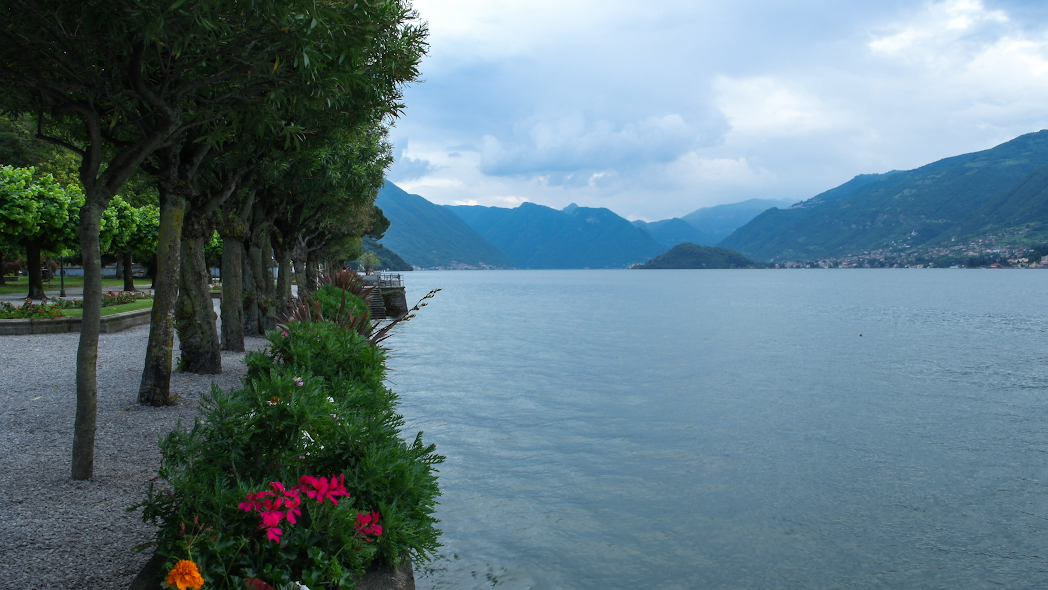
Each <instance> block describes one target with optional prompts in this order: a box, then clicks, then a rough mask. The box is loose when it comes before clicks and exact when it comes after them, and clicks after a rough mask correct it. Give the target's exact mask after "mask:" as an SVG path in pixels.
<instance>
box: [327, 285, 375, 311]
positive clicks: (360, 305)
mask: <svg viewBox="0 0 1048 590" xmlns="http://www.w3.org/2000/svg"><path fill="white" fill-rule="evenodd" d="M343 294H345V298H346V302H345V310H346V311H349V312H351V313H352V314H353V315H354V316H368V315H369V314H370V311H369V309H368V304H367V302H366V301H364V300H363V299H361V298H360V297H357V296H356V295H354V294H352V293H349V292H346V291H344V290H343V289H340V288H338V287H336V286H335V285H324V286H323V287H321V288H319V289H317V291H316V292H315V293H313V298H314V299H316V300H317V302H318V303H320V309H321V311H322V312H323V313H324V317H325V318H328V319H330V318H334V317H335V316H336V315H337V314H338V311H339V309H340V308H341V307H342V305H343V303H342V296H343Z"/></svg>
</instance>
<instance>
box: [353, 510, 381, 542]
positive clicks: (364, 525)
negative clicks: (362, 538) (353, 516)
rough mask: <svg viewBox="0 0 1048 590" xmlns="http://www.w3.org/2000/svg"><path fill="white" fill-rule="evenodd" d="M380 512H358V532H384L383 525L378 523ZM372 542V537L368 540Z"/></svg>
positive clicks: (361, 533)
mask: <svg viewBox="0 0 1048 590" xmlns="http://www.w3.org/2000/svg"><path fill="white" fill-rule="evenodd" d="M378 516H379V514H378V512H377V511H374V510H372V511H371V514H364V513H363V512H358V513H357V524H356V529H357V534H359V535H375V536H376V537H377V536H380V535H381V534H382V526H381V525H379V524H378ZM367 542H368V543H370V542H371V540H370V539H368V540H367Z"/></svg>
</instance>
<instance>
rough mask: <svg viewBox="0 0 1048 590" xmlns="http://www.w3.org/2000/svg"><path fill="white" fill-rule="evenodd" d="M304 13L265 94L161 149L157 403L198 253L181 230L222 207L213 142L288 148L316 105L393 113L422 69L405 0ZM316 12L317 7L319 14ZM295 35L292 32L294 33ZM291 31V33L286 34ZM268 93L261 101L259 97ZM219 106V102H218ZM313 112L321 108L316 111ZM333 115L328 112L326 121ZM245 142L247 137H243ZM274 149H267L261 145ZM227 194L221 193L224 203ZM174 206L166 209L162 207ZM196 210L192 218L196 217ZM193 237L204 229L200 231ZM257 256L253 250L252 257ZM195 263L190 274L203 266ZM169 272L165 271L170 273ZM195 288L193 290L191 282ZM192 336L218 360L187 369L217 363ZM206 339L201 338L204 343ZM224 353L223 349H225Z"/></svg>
mask: <svg viewBox="0 0 1048 590" xmlns="http://www.w3.org/2000/svg"><path fill="white" fill-rule="evenodd" d="M297 4H300V5H303V6H300V7H299V10H300V13H299V14H298V15H296V17H295V18H294V19H293V20H292V21H291V23H292V24H293V25H294V26H292V27H291V29H290V30H289V29H288V28H285V29H284V35H285V36H287V35H295V34H300V35H301V41H300V42H299V44H298V46H296V49H295V50H293V51H291V52H289V53H288V54H286V55H278V56H276V57H275V59H272V60H271V63H272V67H271V68H269V67H267V68H266V70H265V71H266V78H264V79H260V78H259V77H258V76H256V78H255V79H253V80H252V86H251V89H252V91H253V92H255V93H256V94H257V95H258V96H259V97H261V98H259V99H256V100H254V101H250V100H241V101H240V102H239V103H237V104H235V105H231V106H230V107H228V108H227V109H226V110H225V111H222V112H223V113H224V114H223V115H222V116H223V119H222V122H221V123H216V124H215V125H213V126H212V127H210V128H209V130H208V133H209V135H208V136H207V138H206V140H205V138H204V137H200V138H197V139H193V140H180V142H176V144H172V146H170V147H169V148H165V149H164V150H161V151H159V152H158V153H157V157H156V161H157V168H156V174H157V178H158V186H159V188H160V194H161V230H160V242H159V244H158V248H157V274H158V277H160V278H158V282H157V291H156V298H155V302H154V306H153V322H152V326H151V329H150V330H151V331H150V340H149V346H148V348H147V353H146V366H145V369H144V371H143V376H142V384H141V386H140V389H139V399H140V401H141V402H142V403H151V404H154V405H158V404H164V403H169V401H170V393H169V382H170V360H171V359H170V349H171V340H172V337H173V334H172V333H171V326H170V323H165V318H167V317H170V312H171V311H172V309H173V298H174V295H173V293H174V292H175V291H176V290H177V289H176V288H175V286H174V281H175V277H182V276H183V275H184V274H186V273H184V272H182V271H181V270H180V264H181V263H182V262H186V261H197V262H199V254H196V253H195V252H194V253H190V254H189V255H185V254H181V240H182V238H183V237H184V236H185V235H187V232H189V233H193V234H196V233H201V232H202V231H203V230H204V229H205V228H204V224H206V223H212V222H213V220H209V219H208V216H209V214H211V213H213V211H215V210H216V209H217V207H218V205H215V204H214V199H213V198H212V197H213V196H214V195H215V194H221V193H217V192H212V195H211V196H209V197H207V198H206V199H203V201H201V198H202V197H201V194H200V192H199V189H200V185H199V179H200V174H201V170H202V168H201V164H202V163H203V162H204V161H205V160H206V159H208V158H209V157H210V158H214V157H215V156H214V155H213V154H209V153H208V152H209V150H211V149H212V148H214V149H216V150H218V151H220V152H221V151H223V150H226V149H228V146H229V145H231V144H232V145H235V146H236V147H237V149H240V150H242V151H248V152H249V153H250V149H251V146H252V144H251V142H250V141H245V140H250V139H251V138H252V137H254V138H261V139H262V140H263V141H270V142H272V141H273V140H274V139H280V140H282V141H281V143H282V144H283V146H284V148H285V149H287V148H288V147H293V146H295V145H296V144H298V143H300V142H302V141H304V140H305V139H306V135H307V134H308V133H309V132H310V131H309V130H310V129H311V128H310V127H309V125H307V124H304V123H303V122H302V121H303V119H308V118H309V115H311V114H315V113H338V114H340V115H341V116H342V118H343V119H346V118H351V119H352V118H355V119H361V118H368V117H372V116H373V115H374V113H376V112H378V113H380V114H381V115H391V114H396V113H397V112H399V110H400V109H402V108H403V105H402V104H400V97H401V86H402V84H403V83H405V82H407V81H411V80H413V79H415V77H416V76H417V74H418V71H417V65H418V61H419V59H420V57H421V55H422V52H423V51H424V49H425V43H424V39H425V36H426V30H425V27H424V26H421V25H418V24H416V23H415V22H414V21H415V20H416V18H417V17H416V16H415V14H414V12H413V11H412V10H411V9H410V6H409V5H408V4H407V2H406V1H404V0H392V1H386V2H380V3H374V4H369V3H361V4H353V5H349V4H346V3H342V2H334V1H328V2H298V3H297ZM314 13H315V14H314ZM292 41H294V39H292ZM286 42H287V40H285V43H286ZM263 98H264V102H261V101H262V99H263ZM220 103H221V101H209V102H204V103H200V104H198V105H197V109H198V112H216V109H218V106H219V105H220ZM219 110H220V109H219ZM313 118H314V119H315V116H314V117H313ZM328 122H330V116H328V120H327V121H325V123H328ZM243 144H247V145H246V146H244V145H243ZM263 153H268V150H263ZM220 204H221V203H219V205H220ZM165 212H168V213H165ZM192 216H195V219H194V218H193V217H192ZM194 239H199V236H195V235H194ZM249 258H250V257H249ZM187 272H189V274H192V275H199V274H200V273H196V272H190V271H187ZM164 277H167V278H164ZM178 280H179V281H182V284H183V285H187V286H191V285H195V284H197V283H199V282H200V280H201V277H200V276H196V277H195V278H194V277H189V278H179V279H178ZM187 293H189V294H190V295H189V297H194V295H193V294H192V292H191V291H187ZM179 307H180V309H181V310H182V312H180V313H183V314H185V313H191V314H193V315H196V316H197V318H198V319H202V320H203V321H198V322H195V323H194V322H190V321H185V322H183V325H184V326H186V327H187V328H189V329H193V328H195V327H196V326H204V325H207V324H212V323H213V322H214V320H213V318H204V317H202V316H206V315H207V314H206V311H207V310H206V309H205V307H204V306H203V305H201V304H200V303H197V304H194V305H189V304H188V301H187V300H184V301H183V303H182V304H179ZM201 336H202V337H201V338H199V339H197V338H191V339H190V340H189V342H190V344H191V346H194V347H196V348H195V349H194V350H189V351H187V349H185V348H184V349H183V360H186V357H187V354H188V355H189V356H198V355H199V356H202V357H206V358H210V359H212V361H208V360H206V358H205V360H204V361H203V362H201V361H200V359H195V360H194V361H193V362H191V363H188V364H187V366H188V367H191V369H190V370H205V371H210V370H213V369H214V368H215V363H214V362H213V359H215V358H216V357H215V354H216V352H217V346H218V344H217V338H211V337H208V336H205V335H202V334H201ZM198 343H199V346H197V344H198ZM218 358H220V357H218Z"/></svg>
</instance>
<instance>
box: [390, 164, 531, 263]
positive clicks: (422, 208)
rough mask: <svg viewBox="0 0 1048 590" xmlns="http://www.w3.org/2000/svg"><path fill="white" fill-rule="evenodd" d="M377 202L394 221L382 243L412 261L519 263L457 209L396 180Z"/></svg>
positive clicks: (391, 220) (409, 261)
mask: <svg viewBox="0 0 1048 590" xmlns="http://www.w3.org/2000/svg"><path fill="white" fill-rule="evenodd" d="M375 204H376V205H378V206H379V207H380V208H381V209H382V211H383V213H385V215H386V217H387V218H389V221H390V226H389V229H387V230H386V234H385V237H383V239H382V243H383V244H384V245H385V246H386V247H388V248H389V249H390V250H393V251H395V252H396V253H397V254H399V255H400V256H401V257H403V258H404V260H406V261H407V262H408V263H410V264H413V265H415V266H420V267H422V268H433V267H438V266H441V267H443V266H453V265H467V266H474V267H484V266H490V267H497V268H513V267H515V266H516V265H515V264H514V263H513V261H512V260H511V259H510V258H509V257H507V256H506V255H505V254H503V253H502V252H500V251H499V249H498V248H496V247H495V246H493V245H492V244H491V243H490V242H488V241H487V240H485V239H484V238H482V237H481V236H480V235H479V234H477V232H476V231H474V230H473V229H472V228H471V227H470V226H469V225H467V224H466V223H465V222H464V221H462V219H461V218H459V217H458V216H457V215H455V214H454V213H453V212H451V211H449V210H448V209H447V208H445V207H441V206H440V205H435V204H433V203H430V202H429V201H427V200H426V199H423V198H422V197H420V196H418V195H411V194H408V193H406V192H404V190H402V189H401V188H400V187H398V186H396V185H395V184H393V183H392V182H389V181H386V184H385V186H383V187H382V190H381V191H379V193H378V199H377V200H376V202H375Z"/></svg>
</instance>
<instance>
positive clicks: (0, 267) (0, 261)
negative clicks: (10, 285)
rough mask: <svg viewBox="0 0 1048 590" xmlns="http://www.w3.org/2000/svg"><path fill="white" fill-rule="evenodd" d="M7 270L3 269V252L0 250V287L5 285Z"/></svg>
mask: <svg viewBox="0 0 1048 590" xmlns="http://www.w3.org/2000/svg"><path fill="white" fill-rule="evenodd" d="M6 270H7V269H5V268H4V252H3V251H2V250H0V287H3V286H5V285H7V279H6V278H4V275H5V274H6V272H5V271H6Z"/></svg>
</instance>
